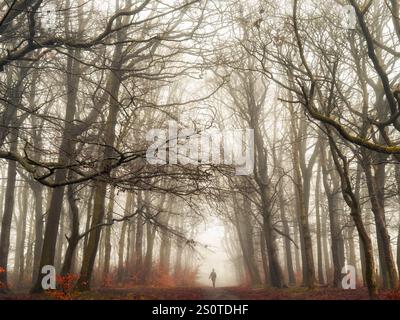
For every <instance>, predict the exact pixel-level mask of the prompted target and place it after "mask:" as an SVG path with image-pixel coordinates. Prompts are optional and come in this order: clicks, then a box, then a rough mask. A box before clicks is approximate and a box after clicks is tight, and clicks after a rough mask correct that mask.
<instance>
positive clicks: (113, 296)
mask: <svg viewBox="0 0 400 320" xmlns="http://www.w3.org/2000/svg"><path fill="white" fill-rule="evenodd" d="M380 298H381V299H399V300H400V293H399V292H382V293H381V294H380ZM0 299H6V300H12V299H23V300H25V299H29V300H31V299H33V300H35V299H38V300H42V299H68V300H70V299H72V300H203V299H208V300H366V299H368V293H367V290H366V289H356V290H341V289H335V288H317V289H314V290H308V289H306V288H287V289H280V290H278V289H265V288H262V289H250V288H243V287H224V288H216V289H213V288H206V287H195V288H154V287H135V288H103V289H97V290H92V291H91V292H86V293H78V292H72V293H69V294H67V295H65V294H63V293H62V292H57V291H56V292H52V293H46V294H41V295H31V294H24V293H19V294H16V293H14V294H12V293H11V294H7V295H0Z"/></svg>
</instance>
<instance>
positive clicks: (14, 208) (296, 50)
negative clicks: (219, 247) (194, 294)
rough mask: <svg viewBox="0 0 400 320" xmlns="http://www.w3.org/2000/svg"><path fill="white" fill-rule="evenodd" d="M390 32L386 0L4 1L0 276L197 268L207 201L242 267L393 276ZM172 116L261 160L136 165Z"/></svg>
mask: <svg viewBox="0 0 400 320" xmlns="http://www.w3.org/2000/svg"><path fill="white" fill-rule="evenodd" d="M333 7H334V8H336V9H335V10H332V8H333ZM341 7H343V8H344V9H343V12H342V11H341V10H340V8H341ZM349 8H350V9H351V10H350V9H349ZM348 14H351V15H352V16H351V17H348V16H347V15H348ZM347 18H349V19H354V25H353V24H349V23H348V21H347V23H344V20H345V19H347ZM351 21H353V20H351ZM399 43H400V11H399V3H398V1H397V0H388V1H361V0H346V1H345V0H343V1H339V0H337V1H335V0H332V1H324V2H322V1H312V0H303V1H300V0H299V1H298V0H293V1H285V2H284V4H283V3H282V1H274V0H268V1H267V0H254V1H238V0H226V1H212V0H176V1H157V0H155V1H150V0H144V1H135V0H115V1H113V0H110V1H100V0H98V1H97V0H89V1H84V0H60V1H59V0H48V1H46V0H30V1H28V0H14V1H7V2H6V1H2V2H0V185H1V188H0V221H1V237H0V285H1V288H0V291H1V292H2V293H8V292H10V290H13V291H18V290H25V291H31V292H32V293H37V292H42V291H43V288H42V286H41V280H42V277H43V274H41V273H40V272H39V270H41V268H42V267H43V266H45V265H54V266H55V267H56V270H57V273H58V274H60V275H61V276H64V277H67V276H68V275H76V276H75V277H76V278H74V279H75V280H76V281H75V280H74V283H73V286H74V289H76V290H79V291H87V290H90V289H91V288H93V287H96V288H98V287H102V286H118V285H123V286H136V285H148V286H150V285H154V286H195V285H196V276H197V275H198V266H199V264H200V263H201V259H202V254H200V253H199V251H202V252H204V250H206V251H207V250H211V249H210V248H207V247H206V245H205V244H204V243H201V242H199V241H196V234H198V232H199V230H200V229H201V226H202V225H203V223H204V221H205V220H207V219H208V218H209V217H212V218H213V219H218V220H219V221H222V222H223V224H224V226H225V241H224V245H225V249H226V252H227V254H228V255H229V257H230V263H231V266H232V268H234V270H235V273H236V278H237V282H238V283H241V284H246V285H248V286H254V287H258V286H262V285H265V286H267V287H273V288H285V287H288V286H305V287H309V288H316V287H321V286H332V287H340V286H341V279H342V276H343V275H342V274H341V270H342V268H343V266H345V265H346V264H349V265H352V266H355V267H356V270H357V286H358V287H363V286H365V287H367V288H368V292H369V295H370V297H371V298H376V297H377V296H378V291H379V290H386V289H388V290H395V289H397V288H398V285H399V279H398V272H399V269H400V223H399V222H400V219H399V210H400V198H399V193H400V166H399V161H400V144H399V141H400V140H399V139H400V132H399V131H400V119H399V116H400V86H399V75H400V73H399V67H400V64H399V58H400V45H399ZM170 121H176V122H177V124H178V125H177V126H178V129H179V130H188V129H190V130H192V132H194V133H196V134H200V135H201V133H202V132H207V130H219V131H224V130H253V133H254V150H253V151H254V171H252V172H251V174H249V175H244V176H236V175H235V166H233V165H231V164H224V163H223V162H220V163H201V162H199V163H185V164H183V163H180V162H177V163H171V162H170V161H168V160H169V159H168V157H170V156H171V153H169V152H167V153H168V156H167V161H166V163H163V164H157V165H154V164H151V163H149V162H148V161H147V160H146V152H147V150H148V147H149V145H150V144H151V142H149V141H147V139H146V135H147V134H148V133H149V132H150V131H151V130H153V129H162V130H166V132H167V130H168V123H169V122H170ZM230 143H232V144H234V145H236V147H237V146H238V145H237V144H238V143H239V142H238V141H230ZM167 151H169V150H167ZM186 156H188V155H186Z"/></svg>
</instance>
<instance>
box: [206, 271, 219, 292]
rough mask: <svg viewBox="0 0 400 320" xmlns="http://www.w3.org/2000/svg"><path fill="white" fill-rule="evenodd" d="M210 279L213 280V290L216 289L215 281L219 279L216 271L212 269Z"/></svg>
mask: <svg viewBox="0 0 400 320" xmlns="http://www.w3.org/2000/svg"><path fill="white" fill-rule="evenodd" d="M208 278H209V279H211V281H212V284H213V288H215V280H216V279H217V273H216V272H215V270H214V269H212V271H211V273H210V276H209V277H208Z"/></svg>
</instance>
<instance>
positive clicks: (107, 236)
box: [103, 186, 126, 281]
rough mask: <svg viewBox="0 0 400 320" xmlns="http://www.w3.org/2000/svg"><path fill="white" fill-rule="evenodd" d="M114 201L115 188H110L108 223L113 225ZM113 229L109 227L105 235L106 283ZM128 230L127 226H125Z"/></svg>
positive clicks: (104, 274) (104, 277) (104, 269)
mask: <svg viewBox="0 0 400 320" xmlns="http://www.w3.org/2000/svg"><path fill="white" fill-rule="evenodd" d="M114 200H115V187H114V186H111V188H110V198H109V200H108V208H107V218H106V220H107V223H111V221H112V219H113V215H114ZM111 227H112V226H107V227H106V228H105V229H106V230H105V233H104V268H103V280H104V281H105V280H106V279H107V277H108V274H109V272H110V257H111ZM125 229H126V226H125Z"/></svg>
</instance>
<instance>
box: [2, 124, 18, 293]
mask: <svg viewBox="0 0 400 320" xmlns="http://www.w3.org/2000/svg"><path fill="white" fill-rule="evenodd" d="M10 139H11V141H12V142H11V147H10V150H11V151H12V152H16V151H17V144H18V131H17V129H14V130H11V135H10ZM16 176H17V164H16V162H15V161H9V162H8V169H7V187H6V194H5V202H4V210H3V220H2V221H1V235H0V269H1V271H2V272H0V293H1V292H7V291H8V290H9V287H8V282H7V273H8V254H9V250H10V235H11V222H12V216H13V211H14V200H15V194H14V190H15V181H16Z"/></svg>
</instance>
